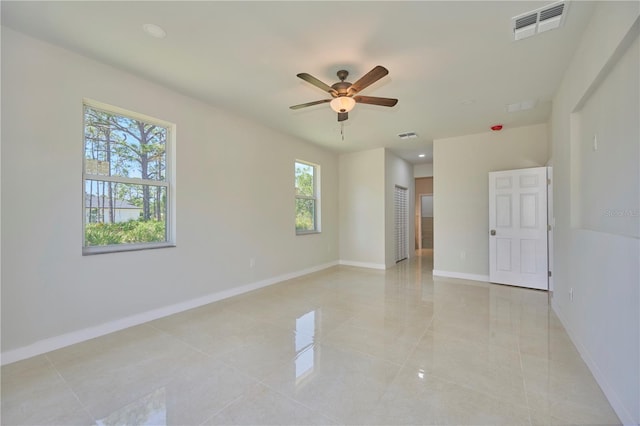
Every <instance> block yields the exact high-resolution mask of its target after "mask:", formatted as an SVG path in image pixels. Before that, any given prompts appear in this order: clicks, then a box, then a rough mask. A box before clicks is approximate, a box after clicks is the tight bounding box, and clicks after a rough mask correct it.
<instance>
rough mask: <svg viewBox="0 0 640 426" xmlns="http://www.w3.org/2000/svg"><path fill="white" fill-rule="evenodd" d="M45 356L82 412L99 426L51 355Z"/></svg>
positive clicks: (46, 354)
mask: <svg viewBox="0 0 640 426" xmlns="http://www.w3.org/2000/svg"><path fill="white" fill-rule="evenodd" d="M44 356H45V358H46V359H47V361H48V362H49V366H50V367H51V368H53V371H55V372H56V375H57V376H58V377H59V378H60V379H61V380H62V382H63V383H64V385H65V387H66V388H67V389H68V390H69V392H71V394H72V395H73V397H74V398H75V399H76V401H78V404H80V408H82V411H84V412H85V413H86V414H87V416H89V418H90V419H91V420H93V423H94V424H97V423H98V420H97V419H96V418H95V417H94V416H93V413H91V411H90V410H89V408H88V407H87V406H86V405H85V404H84V403H83V402H82V400H80V397H79V396H78V394H77V393H76V392H75V391H74V390H73V388H72V387H71V384H70V383H69V382H68V381H67V379H65V378H64V376H63V375H62V373H61V372H60V370H58V367H56V365H55V363H54V362H53V361H52V360H51V358H50V357H49V354H48V353H45V354H44Z"/></svg>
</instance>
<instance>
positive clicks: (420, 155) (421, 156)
mask: <svg viewBox="0 0 640 426" xmlns="http://www.w3.org/2000/svg"><path fill="white" fill-rule="evenodd" d="M425 156H426V154H418V157H420V158H423V157H425Z"/></svg>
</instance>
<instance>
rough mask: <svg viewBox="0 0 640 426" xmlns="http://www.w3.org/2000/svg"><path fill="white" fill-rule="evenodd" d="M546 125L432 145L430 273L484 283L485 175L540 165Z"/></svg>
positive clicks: (486, 256)
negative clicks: (431, 256) (432, 256)
mask: <svg viewBox="0 0 640 426" xmlns="http://www.w3.org/2000/svg"><path fill="white" fill-rule="evenodd" d="M547 134H548V132H547V125H546V124H538V125H534V126H526V127H519V128H514V129H504V130H502V131H500V132H490V133H479V134H475V135H467V136H460V137H454V138H446V139H436V140H435V141H434V143H433V166H434V167H433V172H434V173H433V174H434V176H435V178H434V180H433V194H434V195H433V209H434V212H433V217H434V274H435V275H444V276H452V277H458V278H468V279H477V280H488V276H489V229H488V227H489V183H488V180H489V172H490V171H497V170H510V169H521V168H527V167H538V166H544V165H545V164H546V162H547Z"/></svg>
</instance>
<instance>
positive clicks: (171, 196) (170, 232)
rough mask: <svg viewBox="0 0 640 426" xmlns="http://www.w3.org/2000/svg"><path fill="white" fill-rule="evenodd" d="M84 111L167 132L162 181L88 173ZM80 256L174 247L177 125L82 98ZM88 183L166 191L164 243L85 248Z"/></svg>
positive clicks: (86, 246)
mask: <svg viewBox="0 0 640 426" xmlns="http://www.w3.org/2000/svg"><path fill="white" fill-rule="evenodd" d="M86 108H91V109H93V110H97V111H101V112H105V113H109V114H114V115H119V116H122V117H126V118H131V119H134V120H139V121H143V122H145V123H148V124H154V125H156V126H159V127H163V128H165V129H166V130H167V137H166V140H165V179H164V180H163V181H160V180H151V179H141V178H129V177H124V176H105V175H98V174H89V173H87V168H86V160H87V158H86V145H85V144H86V140H85V129H86V122H85V111H86ZM81 131H82V138H81V140H82V146H81V148H82V255H83V256H86V255H94V254H104V253H118V252H126V251H138V250H149V249H158V248H165V247H175V246H176V232H175V223H176V222H175V217H176V214H175V213H176V204H175V198H176V197H175V165H176V163H175V140H176V125H175V124H174V123H170V122H168V121H164V120H161V119H158V118H155V117H151V116H148V115H145V114H141V113H138V112H135V111H131V110H127V109H124V108H120V107H116V106H114V105H109V104H106V103H103V102H99V101H95V100H93V99H87V98H84V99H83V100H82V129H81ZM89 180H93V181H103V182H117V183H124V184H133V185H146V186H153V187H161V188H165V191H166V199H167V201H166V212H165V241H160V242H146V243H124V244H111V245H103V246H88V245H86V226H87V213H86V198H87V194H86V182H87V181H89Z"/></svg>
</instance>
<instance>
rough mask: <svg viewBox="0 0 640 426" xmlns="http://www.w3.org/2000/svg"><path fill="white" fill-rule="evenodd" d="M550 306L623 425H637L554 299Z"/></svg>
mask: <svg viewBox="0 0 640 426" xmlns="http://www.w3.org/2000/svg"><path fill="white" fill-rule="evenodd" d="M551 308H552V309H553V312H555V313H556V315H557V316H558V319H560V322H561V323H562V326H563V327H564V329H565V330H566V332H567V334H568V335H569V338H570V339H571V341H572V342H573V345H574V346H575V347H576V349H577V350H578V353H579V354H580V356H581V357H582V360H583V361H584V363H585V364H587V367H588V368H589V370H590V371H591V374H593V377H594V379H596V382H597V383H598V385H600V389H602V392H603V393H604V396H605V397H606V398H607V400H608V401H609V404H611V408H613V411H615V412H616V414H617V415H618V418H620V421H621V422H622V424H623V425H625V426H627V425H629V426H631V425H637V423H636V422H635V421H634V418H633V415H632V414H631V413H630V412H629V411H627V408H626V407H625V406H624V404H623V403H622V402H621V401H620V398H619V397H618V394H617V393H616V391H615V390H614V389H613V388H611V386H610V385H609V382H608V381H607V378H606V376H605V374H603V373H602V371H601V370H600V368H598V364H596V363H595V362H594V361H593V359H592V358H591V356H590V355H589V351H587V348H585V347H584V345H582V343H580V341H579V340H578V338H577V337H576V334H575V333H574V332H573V330H572V329H571V327H569V322H568V321H567V319H566V318H565V316H564V314H563V313H562V310H561V309H560V307H559V306H558V305H557V303H556V301H555V300H554V299H552V300H551Z"/></svg>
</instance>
